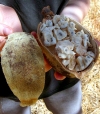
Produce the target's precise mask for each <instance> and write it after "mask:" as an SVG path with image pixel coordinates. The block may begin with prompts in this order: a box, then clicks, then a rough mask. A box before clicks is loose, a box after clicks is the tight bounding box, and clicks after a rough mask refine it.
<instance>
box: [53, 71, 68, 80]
mask: <svg viewBox="0 0 100 114" xmlns="http://www.w3.org/2000/svg"><path fill="white" fill-rule="evenodd" d="M54 77H55V78H56V80H64V79H65V78H66V76H62V75H61V74H60V73H58V72H55V73H54Z"/></svg>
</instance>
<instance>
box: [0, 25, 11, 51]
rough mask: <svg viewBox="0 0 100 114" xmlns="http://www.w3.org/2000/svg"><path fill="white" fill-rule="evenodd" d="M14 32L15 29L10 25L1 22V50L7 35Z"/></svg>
mask: <svg viewBox="0 0 100 114" xmlns="http://www.w3.org/2000/svg"><path fill="white" fill-rule="evenodd" d="M12 32H13V30H12V29H11V28H10V27H8V26H7V25H4V24H1V23H0V51H1V50H2V48H3V46H4V44H5V42H6V37H7V35H9V34H11V33H12Z"/></svg>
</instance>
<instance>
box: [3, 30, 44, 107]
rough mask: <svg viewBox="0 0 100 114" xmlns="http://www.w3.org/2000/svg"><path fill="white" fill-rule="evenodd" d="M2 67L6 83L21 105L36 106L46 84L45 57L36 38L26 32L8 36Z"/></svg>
mask: <svg viewBox="0 0 100 114" xmlns="http://www.w3.org/2000/svg"><path fill="white" fill-rule="evenodd" d="M1 65H2V70H3V73H4V76H5V78H6V82H7V83H8V85H9V87H10V89H11V91H12V92H13V93H14V95H15V96H16V97H17V98H18V99H19V101H20V105H21V106H23V107H24V106H29V105H32V104H34V103H35V102H36V101H37V100H38V97H39V96H40V94H41V93H42V91H43V89H44V84H45V67H44V57H43V53H42V50H41V48H40V47H39V45H38V43H37V41H36V40H35V38H34V37H33V36H32V35H31V34H28V33H25V32H16V33H12V34H10V35H8V39H7V41H6V44H5V45H4V47H3V49H2V51H1Z"/></svg>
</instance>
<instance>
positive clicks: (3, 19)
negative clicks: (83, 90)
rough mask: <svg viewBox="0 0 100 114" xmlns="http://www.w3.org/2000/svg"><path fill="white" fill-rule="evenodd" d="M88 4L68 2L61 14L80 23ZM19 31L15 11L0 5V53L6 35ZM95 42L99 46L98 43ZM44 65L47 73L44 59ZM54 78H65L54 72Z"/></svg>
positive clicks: (81, 0)
mask: <svg viewBox="0 0 100 114" xmlns="http://www.w3.org/2000/svg"><path fill="white" fill-rule="evenodd" d="M89 4H90V0H70V1H69V2H68V4H67V6H66V7H65V8H64V9H63V11H62V12H61V14H63V15H65V16H68V17H70V18H72V19H74V20H76V21H78V22H81V21H82V19H83V18H84V16H85V15H86V14H87V12H88V9H89ZM81 6H82V7H81ZM83 6H84V7H83ZM72 9H73V10H72ZM8 22H9V23H8ZM14 22H16V23H14ZM21 31H23V30H22V26H21V23H20V20H19V18H18V16H17V14H16V12H15V10H14V9H13V8H11V7H8V6H4V5H0V51H1V50H2V48H3V46H4V44H5V42H6V38H7V35H9V34H11V33H13V32H21ZM32 35H34V37H35V38H36V37H37V35H36V33H35V32H34V31H32ZM97 42H98V44H99V45H100V42H99V41H97ZM44 63H45V72H47V71H49V70H50V69H51V66H50V65H49V64H48V62H47V60H46V58H44ZM54 76H55V78H56V79H57V80H63V79H65V78H66V77H65V76H62V75H61V74H59V73H57V72H55V74H54Z"/></svg>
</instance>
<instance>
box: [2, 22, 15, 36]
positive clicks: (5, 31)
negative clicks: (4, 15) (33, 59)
mask: <svg viewBox="0 0 100 114" xmlns="http://www.w3.org/2000/svg"><path fill="white" fill-rule="evenodd" d="M12 32H13V30H12V28H10V27H9V26H7V25H5V24H1V23H0V36H7V35H9V34H11V33H12Z"/></svg>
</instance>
